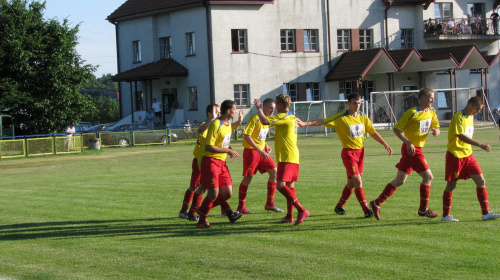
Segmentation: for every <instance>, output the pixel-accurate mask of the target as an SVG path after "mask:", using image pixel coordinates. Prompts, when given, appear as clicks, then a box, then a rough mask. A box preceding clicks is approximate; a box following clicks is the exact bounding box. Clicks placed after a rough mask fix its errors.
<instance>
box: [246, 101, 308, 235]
mask: <svg viewBox="0 0 500 280" xmlns="http://www.w3.org/2000/svg"><path fill="white" fill-rule="evenodd" d="M254 104H255V107H256V108H257V110H258V112H259V119H260V121H261V122H262V124H263V125H270V126H274V127H275V134H274V142H275V146H274V151H275V153H276V160H277V161H278V171H277V175H276V180H277V183H278V184H277V188H278V191H279V192H280V193H281V194H283V195H284V196H285V198H286V200H287V214H286V216H285V217H284V218H283V219H282V220H280V221H279V223H293V209H294V207H295V208H297V210H298V212H299V213H298V215H297V220H296V221H295V225H298V224H301V223H302V222H303V221H304V220H305V219H306V218H307V217H309V211H307V209H306V208H304V207H303V206H302V205H301V204H300V202H299V200H298V199H297V196H296V194H295V181H297V180H298V178H299V148H298V147H297V118H296V117H295V116H294V115H293V114H292V113H291V112H290V105H291V104H292V100H291V99H290V96H288V95H286V94H280V95H278V96H276V109H277V110H278V114H277V115H275V116H269V117H266V115H265V114H264V111H262V108H261V106H260V105H261V103H260V100H259V99H255V100H254Z"/></svg>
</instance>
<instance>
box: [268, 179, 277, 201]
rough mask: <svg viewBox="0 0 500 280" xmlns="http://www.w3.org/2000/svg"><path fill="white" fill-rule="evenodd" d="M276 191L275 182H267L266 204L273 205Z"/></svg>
mask: <svg viewBox="0 0 500 280" xmlns="http://www.w3.org/2000/svg"><path fill="white" fill-rule="evenodd" d="M275 193H276V182H267V201H266V205H274V194H275Z"/></svg>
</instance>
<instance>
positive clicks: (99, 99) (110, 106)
mask: <svg viewBox="0 0 500 280" xmlns="http://www.w3.org/2000/svg"><path fill="white" fill-rule="evenodd" d="M90 100H91V102H92V109H91V110H89V111H88V112H86V114H85V115H83V117H82V120H85V121H88V122H91V123H93V124H100V123H110V122H116V121H117V120H118V119H119V118H120V105H119V104H118V101H115V100H113V99H111V97H106V96H102V95H101V96H95V97H90Z"/></svg>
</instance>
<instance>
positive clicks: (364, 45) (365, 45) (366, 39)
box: [359, 29, 373, 50]
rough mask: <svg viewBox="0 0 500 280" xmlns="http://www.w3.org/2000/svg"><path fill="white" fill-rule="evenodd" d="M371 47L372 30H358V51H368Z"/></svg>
mask: <svg viewBox="0 0 500 280" xmlns="http://www.w3.org/2000/svg"><path fill="white" fill-rule="evenodd" d="M372 45H373V30H371V29H360V30H359V49H360V50H369V49H371V48H372Z"/></svg>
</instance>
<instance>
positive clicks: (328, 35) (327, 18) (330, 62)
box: [326, 0, 332, 70]
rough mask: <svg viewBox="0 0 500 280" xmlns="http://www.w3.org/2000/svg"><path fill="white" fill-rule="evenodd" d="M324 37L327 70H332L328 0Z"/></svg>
mask: <svg viewBox="0 0 500 280" xmlns="http://www.w3.org/2000/svg"><path fill="white" fill-rule="evenodd" d="M326 22H327V26H326V32H327V33H326V37H327V41H328V70H330V69H332V44H331V37H330V0H326Z"/></svg>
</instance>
